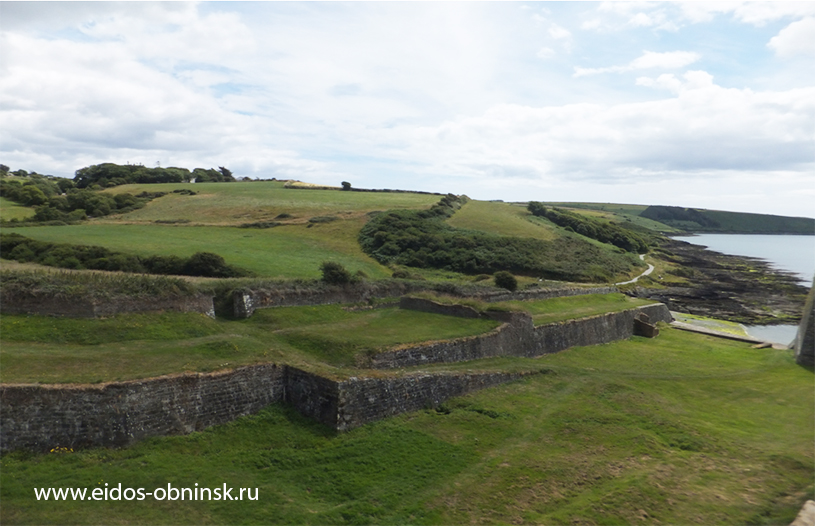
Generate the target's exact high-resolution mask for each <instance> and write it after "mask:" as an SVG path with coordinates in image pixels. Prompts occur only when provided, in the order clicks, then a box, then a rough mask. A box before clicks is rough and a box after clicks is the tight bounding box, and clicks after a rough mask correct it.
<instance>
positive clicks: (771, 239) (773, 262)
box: [674, 234, 815, 345]
mask: <svg viewBox="0 0 815 526" xmlns="http://www.w3.org/2000/svg"><path fill="white" fill-rule="evenodd" d="M674 239H677V240H679V241H687V242H688V243H693V244H694V245H703V246H706V247H708V248H709V249H710V250H715V251H716V252H722V253H723V254H732V255H736V256H750V257H755V258H760V259H763V260H764V261H767V262H768V263H769V264H770V266H772V267H773V268H776V269H778V270H785V271H787V272H792V273H793V274H795V275H796V276H797V277H798V279H799V282H800V283H801V284H802V285H804V286H806V287H811V286H812V280H813V276H815V236H800V235H766V234H699V235H695V236H678V237H675V238H674ZM746 329H747V333H748V334H750V335H751V336H753V337H755V338H758V339H761V340H765V341H771V342H774V343H780V344H783V345H786V344H788V343H790V342H791V341H792V340H794V339H795V335H796V334H797V332H798V326H797V325H753V326H747V327H746Z"/></svg>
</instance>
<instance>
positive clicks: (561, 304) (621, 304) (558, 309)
mask: <svg viewBox="0 0 815 526" xmlns="http://www.w3.org/2000/svg"><path fill="white" fill-rule="evenodd" d="M652 303H654V302H653V301H651V300H641V299H636V298H629V297H628V296H626V295H624V294H586V295H585V296H571V297H566V298H552V299H549V300H538V301H507V302H503V303H500V304H499V305H508V306H512V307H515V308H520V309H522V310H525V311H526V312H528V313H530V314H531V315H532V320H533V321H534V323H535V325H544V324H546V323H553V322H556V321H563V320H568V319H573V318H583V317H587V316H595V315H597V314H604V313H606V312H619V311H622V310H626V309H633V308H634V307H638V306H640V305H650V304H652Z"/></svg>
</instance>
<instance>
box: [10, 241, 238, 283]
mask: <svg viewBox="0 0 815 526" xmlns="http://www.w3.org/2000/svg"><path fill="white" fill-rule="evenodd" d="M0 257H2V258H3V259H13V260H17V261H20V262H33V263H40V264H42V265H47V266H49V267H59V268H70V269H95V270H118V271H122V272H134V273H141V272H146V273H149V274H165V275H167V274H175V275H186V276H206V277H215V278H230V277H240V276H245V275H247V274H248V273H247V272H245V271H242V270H240V269H237V268H235V267H232V266H230V265H227V264H226V262H225V261H224V259H223V258H222V257H221V256H219V255H217V254H212V253H208V252H198V253H196V254H193V255H192V256H190V257H189V258H186V259H185V258H180V257H178V256H147V257H140V256H136V255H132V254H123V253H121V252H113V251H112V250H108V249H106V248H104V247H97V246H89V245H69V244H64V243H47V242H44V241H35V240H33V239H29V238H26V237H23V236H21V235H19V234H5V233H3V234H0Z"/></svg>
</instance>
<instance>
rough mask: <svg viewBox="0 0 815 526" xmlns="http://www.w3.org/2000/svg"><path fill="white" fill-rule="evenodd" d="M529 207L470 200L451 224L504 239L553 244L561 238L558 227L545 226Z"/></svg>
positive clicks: (451, 219) (448, 222)
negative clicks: (496, 235) (521, 239)
mask: <svg viewBox="0 0 815 526" xmlns="http://www.w3.org/2000/svg"><path fill="white" fill-rule="evenodd" d="M536 219H537V218H535V217H534V216H533V215H532V214H531V213H529V212H528V211H527V210H526V208H524V207H521V206H516V205H511V204H507V203H498V202H491V201H469V202H468V203H467V204H465V205H464V206H463V207H461V209H460V210H459V211H457V212H456V213H455V215H454V216H453V217H451V218H450V219H448V220H447V224H449V225H450V226H453V227H455V228H463V229H468V230H480V231H481V232H489V233H491V234H498V235H502V236H515V237H532V238H535V239H542V240H544V241H551V240H553V239H555V238H557V237H558V234H557V233H556V228H555V227H554V226H553V225H551V224H542V223H540V222H537V221H535V220H536Z"/></svg>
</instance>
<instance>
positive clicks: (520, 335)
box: [371, 303, 673, 369]
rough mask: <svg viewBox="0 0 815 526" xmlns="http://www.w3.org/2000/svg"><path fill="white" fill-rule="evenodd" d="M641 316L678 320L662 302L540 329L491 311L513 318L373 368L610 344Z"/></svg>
mask: <svg viewBox="0 0 815 526" xmlns="http://www.w3.org/2000/svg"><path fill="white" fill-rule="evenodd" d="M640 313H644V314H646V315H647V316H648V318H649V320H650V321H651V322H652V323H654V322H657V321H664V322H666V323H670V322H671V321H672V320H673V318H672V316H671V313H670V312H669V311H668V308H667V307H666V306H665V305H663V304H662V303H657V304H654V305H646V306H643V307H636V308H633V309H629V310H625V311H621V312H610V313H607V314H601V315H599V316H592V317H588V318H580V319H576V320H568V321H563V322H557V323H550V324H547V325H541V326H539V327H534V326H533V324H532V319H531V318H530V317H529V315H527V314H525V313H505V312H495V313H493V312H489V311H488V312H487V313H485V314H486V315H488V316H490V317H496V318H507V317H508V318H509V319H508V320H507V321H506V322H505V323H504V324H503V325H501V326H500V327H498V328H497V329H495V330H493V331H491V332H489V333H487V334H485V335H481V336H473V337H467V338H456V339H453V340H444V341H438V342H429V343H423V344H420V345H411V346H400V347H397V348H393V349H391V350H388V351H385V352H382V353H379V354H377V355H376V356H374V357H373V358H372V361H371V366H372V367H373V368H376V369H393V368H397V367H412V366H416V365H423V364H430V363H455V362H461V361H468V360H478V359H481V358H493V357H496V356H523V357H535V356H541V355H544V354H549V353H554V352H558V351H562V350H564V349H568V348H569V347H579V346H584V345H596V344H599V343H608V342H612V341H616V340H623V339H626V338H630V337H631V336H632V335H633V334H634V319H635V317H636V316H637V315H638V314H640Z"/></svg>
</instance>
